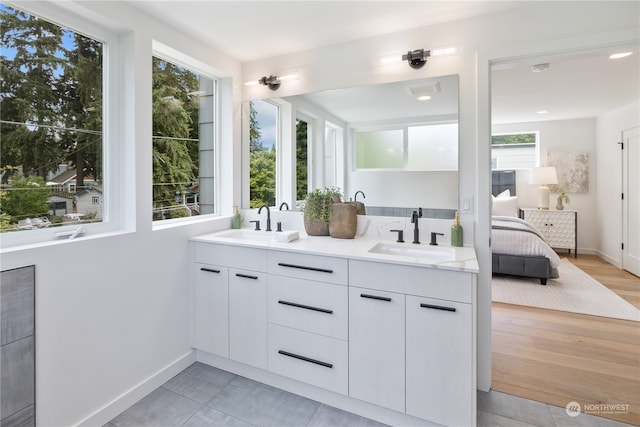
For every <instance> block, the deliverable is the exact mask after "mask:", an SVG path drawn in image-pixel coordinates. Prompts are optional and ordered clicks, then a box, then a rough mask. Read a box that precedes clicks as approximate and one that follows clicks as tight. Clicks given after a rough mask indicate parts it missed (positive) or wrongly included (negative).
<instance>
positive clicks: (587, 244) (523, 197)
mask: <svg viewBox="0 0 640 427" xmlns="http://www.w3.org/2000/svg"><path fill="white" fill-rule="evenodd" d="M493 130H494V132H495V133H509V132H523V131H539V132H540V141H539V143H540V149H539V157H540V158H539V159H538V160H539V161H540V165H541V166H546V161H547V152H549V151H561V152H567V153H578V152H580V153H583V152H586V153H588V155H589V192H587V193H568V195H569V197H570V199H571V203H569V204H565V209H571V210H575V211H577V212H578V253H588V254H595V253H596V246H597V238H596V233H595V232H594V230H596V228H597V218H596V194H597V187H598V186H597V182H598V177H599V174H598V167H597V165H598V163H600V162H601V161H602V159H601V158H600V157H599V156H598V154H597V150H596V120H595V118H586V119H575V120H555V121H547V122H532V123H510V124H500V125H494V126H493ZM516 180H517V182H516V185H517V186H516V189H517V193H518V206H519V207H521V208H523V207H529V208H530V207H535V206H536V204H537V200H538V197H537V186H536V185H531V184H529V169H521V170H518V172H517V173H516ZM557 196H558V193H551V197H550V200H549V204H550V206H551V207H554V206H555V205H556V197H557Z"/></svg>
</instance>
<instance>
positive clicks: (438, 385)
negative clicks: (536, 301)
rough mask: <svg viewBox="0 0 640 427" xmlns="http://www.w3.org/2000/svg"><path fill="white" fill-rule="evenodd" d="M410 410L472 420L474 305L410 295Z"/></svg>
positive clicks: (459, 422)
mask: <svg viewBox="0 0 640 427" xmlns="http://www.w3.org/2000/svg"><path fill="white" fill-rule="evenodd" d="M406 304H407V307H406V310H407V317H406V319H407V343H406V351H407V409H406V411H407V414H409V415H413V416H415V417H418V418H425V419H428V420H430V421H435V422H436V423H439V424H443V425H449V426H470V425H473V421H475V420H472V419H471V414H472V413H473V411H472V407H473V402H472V399H473V400H475V398H476V393H475V387H473V384H474V382H473V381H472V378H473V376H474V370H473V358H472V354H473V333H472V325H473V318H472V315H473V311H472V308H471V305H470V304H466V303H460V302H454V301H447V300H440V299H433V298H423V297H418V296H413V295H407V300H406Z"/></svg>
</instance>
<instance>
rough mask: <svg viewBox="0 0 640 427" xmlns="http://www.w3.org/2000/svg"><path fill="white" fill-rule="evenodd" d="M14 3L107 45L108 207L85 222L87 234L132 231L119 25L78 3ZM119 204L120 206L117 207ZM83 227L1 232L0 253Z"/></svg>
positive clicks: (105, 187) (104, 135)
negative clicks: (99, 219) (111, 25)
mask: <svg viewBox="0 0 640 427" xmlns="http://www.w3.org/2000/svg"><path fill="white" fill-rule="evenodd" d="M5 4H7V5H8V6H10V7H13V8H17V9H20V10H23V11H25V12H27V13H29V14H31V15H34V16H38V17H40V18H42V19H45V20H47V21H50V22H52V23H54V24H56V25H59V26H61V27H64V28H67V29H69V30H71V31H74V32H76V33H78V34H82V35H85V36H87V37H90V38H92V39H94V40H98V41H100V42H102V43H103V44H104V51H103V80H102V82H103V95H102V97H103V98H102V102H103V109H102V111H103V128H102V138H103V154H102V155H103V167H104V171H105V172H104V176H103V194H104V195H105V198H104V199H105V202H104V205H103V212H102V214H103V220H102V222H96V223H87V224H82V227H83V234H82V236H87V237H88V236H91V237H101V236H107V235H113V234H120V233H123V232H127V231H128V230H125V229H124V224H125V223H126V218H124V217H123V216H122V215H123V213H124V212H126V211H127V209H126V206H128V205H127V203H128V202H129V199H127V198H126V197H125V196H124V195H123V194H124V193H123V192H122V191H118V189H123V188H125V185H124V181H125V179H124V178H123V177H122V176H123V171H121V170H120V166H119V165H121V164H124V160H125V150H124V149H123V146H124V140H125V138H124V136H125V135H123V134H122V130H121V127H120V121H121V120H120V118H121V117H122V114H123V111H124V110H125V108H126V106H125V105H124V88H119V86H120V85H118V84H117V83H113V82H118V81H122V80H123V78H122V71H121V70H122V67H121V66H120V65H121V62H120V61H121V60H122V59H121V58H122V41H121V36H120V35H119V34H118V31H117V29H115V28H108V27H106V26H105V25H104V23H101V22H98V21H96V20H94V19H93V15H92V14H90V13H87V14H86V16H85V15H83V11H84V9H83V8H81V7H78V6H75V7H73V8H72V9H71V8H70V6H69V5H67V4H66V3H65V2H19V1H5ZM118 207H119V208H118ZM77 228H78V225H77V224H74V225H65V226H56V227H48V228H44V229H40V230H23V231H19V232H10V233H2V235H1V236H0V237H1V244H0V253H1V252H9V251H13V250H19V249H23V248H27V247H39V246H48V245H51V244H60V243H65V242H70V241H71V240H69V239H58V237H57V235H59V234H61V233H69V232H70V231H74V230H76V229H77Z"/></svg>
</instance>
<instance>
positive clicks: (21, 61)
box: [0, 6, 64, 179]
mask: <svg viewBox="0 0 640 427" xmlns="http://www.w3.org/2000/svg"><path fill="white" fill-rule="evenodd" d="M0 20H1V21H2V25H1V26H0V28H1V29H0V37H1V40H2V51H5V50H9V51H12V52H15V55H14V56H13V57H12V58H11V59H9V58H8V57H7V56H5V54H4V53H3V54H2V64H1V66H0V73H1V78H2V89H1V95H0V96H1V98H2V103H1V107H0V108H1V111H0V115H1V117H2V120H3V121H12V122H16V123H29V124H33V125H34V126H24V125H15V124H7V123H3V124H2V129H1V130H0V131H1V132H2V149H1V150H2V152H1V153H0V154H1V157H2V160H1V161H2V165H1V166H3V167H4V166H6V165H21V166H22V171H23V173H24V174H25V175H37V176H40V177H42V178H43V179H45V178H46V176H47V173H48V172H50V171H54V170H56V169H57V167H58V164H59V162H60V161H61V160H62V159H63V158H64V150H63V148H62V147H61V144H60V139H59V136H58V134H57V131H56V130H55V129H53V128H51V127H48V126H52V127H56V126H60V125H61V123H60V120H59V118H58V117H59V113H60V103H59V99H60V93H59V92H58V77H57V75H59V73H60V71H61V66H62V64H63V63H64V59H63V56H64V52H63V51H62V48H61V45H62V35H63V30H62V28H60V27H59V26H58V25H55V24H52V23H50V22H47V21H45V20H43V19H38V18H36V17H33V16H30V15H28V14H26V13H24V12H22V11H20V10H17V9H12V8H10V7H6V6H5V7H2V8H0ZM45 126H46V127H45Z"/></svg>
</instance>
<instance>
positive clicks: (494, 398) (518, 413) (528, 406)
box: [478, 390, 554, 427]
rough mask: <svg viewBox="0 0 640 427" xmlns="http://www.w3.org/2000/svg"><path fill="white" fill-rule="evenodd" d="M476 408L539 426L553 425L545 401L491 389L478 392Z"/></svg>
mask: <svg viewBox="0 0 640 427" xmlns="http://www.w3.org/2000/svg"><path fill="white" fill-rule="evenodd" d="M478 410H479V411H484V412H489V413H492V414H495V415H500V416H502V417H506V418H511V419H512V420H516V421H520V422H523V423H527V424H531V425H534V426H540V427H547V426H553V422H554V420H553V417H552V416H551V412H549V408H548V405H547V404H546V403H541V402H536V401H533V400H528V399H524V398H522V397H517V396H512V395H510V394H506V393H500V392H497V391H493V390H492V391H489V392H488V393H487V392H480V391H479V392H478Z"/></svg>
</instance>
